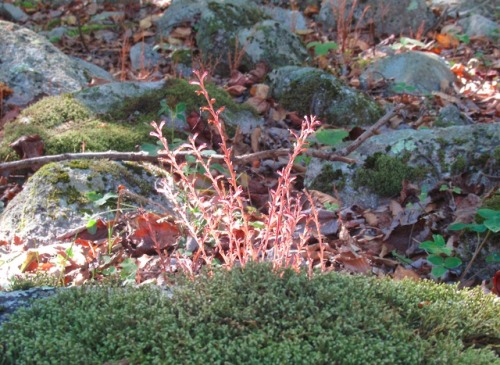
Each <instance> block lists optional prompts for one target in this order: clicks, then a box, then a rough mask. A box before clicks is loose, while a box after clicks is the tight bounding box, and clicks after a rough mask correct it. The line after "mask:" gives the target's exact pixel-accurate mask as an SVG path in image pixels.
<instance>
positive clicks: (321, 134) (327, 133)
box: [314, 128, 349, 146]
mask: <svg viewBox="0 0 500 365" xmlns="http://www.w3.org/2000/svg"><path fill="white" fill-rule="evenodd" d="M314 135H315V137H316V140H317V141H318V142H319V143H321V144H324V145H327V146H335V145H337V144H339V143H340V142H342V140H343V139H344V138H346V137H347V136H348V135H349V132H347V131H346V130H345V129H326V128H320V129H318V130H317V131H316V133H315V134H314Z"/></svg>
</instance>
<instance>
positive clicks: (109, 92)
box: [0, 79, 263, 160]
mask: <svg viewBox="0 0 500 365" xmlns="http://www.w3.org/2000/svg"><path fill="white" fill-rule="evenodd" d="M206 87H207V89H208V91H209V94H210V96H211V97H212V98H215V99H216V100H217V104H216V106H217V107H221V106H223V105H224V106H225V107H226V110H225V111H224V112H223V113H222V116H223V117H224V120H225V121H226V123H227V127H228V129H229V131H231V130H234V129H235V128H236V126H237V125H238V126H239V127H240V128H241V129H242V130H243V131H248V130H251V129H252V128H254V127H255V126H257V125H259V124H262V123H263V121H262V118H260V117H258V116H257V115H256V113H255V112H254V111H253V109H252V108H251V107H250V106H246V105H241V104H236V103H235V102H234V101H233V100H232V98H231V97H230V96H229V95H228V94H227V93H226V92H225V91H224V90H222V89H221V88H218V87H216V86H215V85H213V84H211V83H207V84H206ZM196 90H197V88H196V87H195V86H193V85H190V84H189V83H188V82H187V81H186V80H181V79H171V80H167V81H159V82H114V83H108V84H104V85H99V86H95V87H91V88H86V89H84V90H81V91H78V92H75V93H71V94H63V95H57V96H51V97H46V98H43V99H42V100H40V101H38V102H37V103H35V104H33V105H31V106H29V107H28V108H26V109H24V110H23V111H22V112H21V114H20V115H19V116H18V118H17V119H16V120H15V121H13V122H11V123H8V124H7V125H6V126H5V132H4V139H3V140H2V142H1V143H0V158H1V159H2V160H5V159H6V158H7V156H10V159H13V157H14V156H13V153H12V150H11V148H10V147H9V144H10V143H12V142H14V141H15V140H17V139H18V138H19V137H21V136H30V135H39V136H40V137H41V139H42V140H43V142H44V150H45V152H46V153H47V154H58V153H65V152H78V151H80V150H81V148H82V145H84V146H85V150H86V151H93V152H97V151H108V150H114V151H135V150H136V148H137V146H139V145H142V144H144V143H155V142H156V141H157V140H156V138H153V137H151V136H150V132H151V131H152V127H151V126H150V123H151V122H152V121H157V122H159V121H160V120H165V121H166V128H172V129H175V130H176V131H177V132H180V133H185V132H186V129H188V126H187V123H186V119H187V117H188V116H189V115H190V114H191V113H193V112H196V113H199V110H200V107H201V106H203V105H205V104H206V101H205V100H204V99H203V97H202V96H199V95H197V94H196ZM164 102H166V103H167V105H168V107H169V108H170V110H175V109H176V106H177V105H178V104H180V103H184V105H185V107H186V108H185V112H184V114H183V117H184V118H174V120H172V114H171V113H169V112H168V111H166V110H165V108H164V107H163V106H162V103H164Z"/></svg>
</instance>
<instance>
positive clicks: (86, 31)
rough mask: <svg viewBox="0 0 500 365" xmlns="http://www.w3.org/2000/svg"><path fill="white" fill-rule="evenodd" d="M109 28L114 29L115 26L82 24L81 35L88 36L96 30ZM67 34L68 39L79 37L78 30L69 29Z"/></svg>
mask: <svg viewBox="0 0 500 365" xmlns="http://www.w3.org/2000/svg"><path fill="white" fill-rule="evenodd" d="M109 28H115V26H114V25H109V24H84V25H82V28H81V30H82V33H84V34H89V33H92V32H95V31H98V30H103V29H109ZM67 34H68V36H70V37H78V36H79V35H80V31H79V30H78V28H75V29H70V30H68V32H67Z"/></svg>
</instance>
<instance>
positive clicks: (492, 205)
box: [481, 190, 500, 211]
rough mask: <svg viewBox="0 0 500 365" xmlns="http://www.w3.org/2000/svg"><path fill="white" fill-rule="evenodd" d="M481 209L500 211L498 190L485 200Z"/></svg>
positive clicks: (499, 193)
mask: <svg viewBox="0 0 500 365" xmlns="http://www.w3.org/2000/svg"><path fill="white" fill-rule="evenodd" d="M481 208H486V209H492V210H498V211H500V191H499V190H497V191H496V192H495V194H493V195H492V196H491V197H489V198H487V199H485V200H484V202H483V205H482V207H481Z"/></svg>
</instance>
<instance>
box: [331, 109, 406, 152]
mask: <svg viewBox="0 0 500 365" xmlns="http://www.w3.org/2000/svg"><path fill="white" fill-rule="evenodd" d="M399 109H400V107H395V108H392V109H390V110H389V111H388V112H387V113H385V115H384V116H383V117H382V118H380V119H379V120H378V121H377V123H375V124H374V125H372V126H371V127H370V128H368V129H367V130H366V131H364V133H363V134H361V135H360V136H359V137H358V138H356V140H355V141H354V142H352V143H351V144H350V145H349V146H347V147H346V148H343V149H342V150H340V151H339V152H338V155H339V156H348V155H349V154H351V153H352V152H353V151H355V150H356V149H357V148H358V147H359V146H361V144H362V143H363V142H364V141H366V140H367V139H368V138H370V137H371V136H372V135H373V134H375V132H376V131H377V129H379V128H380V127H382V126H383V125H384V124H385V123H387V122H388V121H389V120H390V119H391V118H392V117H393V116H394V114H395V113H396V111H398V110H399Z"/></svg>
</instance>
